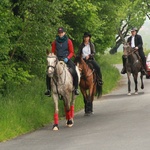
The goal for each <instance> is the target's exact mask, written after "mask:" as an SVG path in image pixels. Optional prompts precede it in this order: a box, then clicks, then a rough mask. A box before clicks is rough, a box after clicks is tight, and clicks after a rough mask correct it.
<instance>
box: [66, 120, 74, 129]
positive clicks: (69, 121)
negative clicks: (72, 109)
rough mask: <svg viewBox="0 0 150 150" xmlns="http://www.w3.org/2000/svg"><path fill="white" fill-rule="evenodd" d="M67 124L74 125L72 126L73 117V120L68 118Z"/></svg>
mask: <svg viewBox="0 0 150 150" xmlns="http://www.w3.org/2000/svg"><path fill="white" fill-rule="evenodd" d="M66 125H67V126H68V127H72V126H73V120H72V119H71V120H67V123H66Z"/></svg>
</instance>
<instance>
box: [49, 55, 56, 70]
mask: <svg viewBox="0 0 150 150" xmlns="http://www.w3.org/2000/svg"><path fill="white" fill-rule="evenodd" d="M47 58H56V63H55V65H54V66H53V65H48V66H47V69H49V68H53V69H54V70H55V68H56V65H57V63H58V58H57V57H56V56H47Z"/></svg>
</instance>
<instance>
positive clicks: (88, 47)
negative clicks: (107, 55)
mask: <svg viewBox="0 0 150 150" xmlns="http://www.w3.org/2000/svg"><path fill="white" fill-rule="evenodd" d="M94 54H95V47H94V44H93V43H92V42H91V34H90V33H88V32H85V33H84V35H83V41H82V43H81V44H80V46H79V50H78V53H77V55H79V56H82V58H83V59H84V60H85V62H87V63H88V62H89V63H91V64H92V66H93V67H94V69H95V70H96V75H97V79H98V81H99V82H98V83H99V84H100V85H102V84H103V82H102V74H101V70H100V66H99V65H98V63H97V62H96V61H95V60H94Z"/></svg>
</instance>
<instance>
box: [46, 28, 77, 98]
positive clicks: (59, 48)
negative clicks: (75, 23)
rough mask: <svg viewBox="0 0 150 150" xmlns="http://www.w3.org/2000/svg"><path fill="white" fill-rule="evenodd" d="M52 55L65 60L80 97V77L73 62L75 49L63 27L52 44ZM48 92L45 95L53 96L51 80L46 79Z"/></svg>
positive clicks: (59, 29)
mask: <svg viewBox="0 0 150 150" xmlns="http://www.w3.org/2000/svg"><path fill="white" fill-rule="evenodd" d="M51 52H52V53H55V54H56V55H57V57H58V59H59V60H63V61H64V62H65V63H66V64H67V67H68V68H69V70H70V72H71V74H72V76H73V85H74V87H75V90H74V92H75V95H79V91H78V75H77V72H76V69H75V64H74V63H73V61H72V60H71V58H72V56H74V48H73V44H72V41H71V40H70V39H69V38H68V37H67V35H66V32H65V29H64V28H63V27H60V28H58V35H57V36H56V39H55V41H54V42H53V43H52V49H51ZM46 83H47V91H46V92H45V95H47V96H51V87H50V85H51V84H50V78H49V77H48V76H47V77H46Z"/></svg>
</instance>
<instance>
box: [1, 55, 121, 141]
mask: <svg viewBox="0 0 150 150" xmlns="http://www.w3.org/2000/svg"><path fill="white" fill-rule="evenodd" d="M97 61H98V62H99V63H100V66H101V71H102V75H103V81H104V85H103V94H107V93H109V92H110V91H111V90H112V89H114V88H115V87H116V85H117V81H118V80H119V79H120V73H119V72H118V70H117V69H116V68H115V67H113V66H112V64H115V63H121V54H119V53H118V54H115V55H109V54H107V55H104V56H103V55H102V56H99V57H97ZM45 88H46V85H45V79H43V80H39V79H35V80H33V81H32V83H31V84H28V85H24V86H23V87H10V89H11V90H9V94H8V95H7V96H6V97H1V99H0V114H1V115H0V141H5V140H8V139H11V138H14V137H16V136H18V135H21V134H24V133H27V132H30V131H33V130H36V129H38V128H40V127H43V126H45V125H47V124H50V123H52V122H53V112H54V103H53V100H52V98H50V97H45V96H44V92H45ZM83 107H84V104H83V100H82V95H81V94H80V95H79V96H78V97H77V99H76V101H75V111H79V110H81V109H82V108H83ZM59 118H60V119H63V118H64V108H63V101H59Z"/></svg>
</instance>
